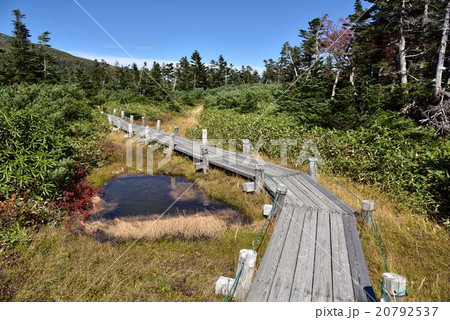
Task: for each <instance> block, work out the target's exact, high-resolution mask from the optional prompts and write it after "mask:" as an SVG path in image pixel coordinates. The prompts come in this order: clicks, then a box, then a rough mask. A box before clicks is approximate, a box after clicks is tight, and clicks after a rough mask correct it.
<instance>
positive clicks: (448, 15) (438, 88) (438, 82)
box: [434, 0, 450, 98]
mask: <svg viewBox="0 0 450 320" xmlns="http://www.w3.org/2000/svg"><path fill="white" fill-rule="evenodd" d="M449 20H450V0H449V1H447V9H446V10H445V18H444V26H443V28H442V38H441V45H440V47H439V55H438V62H437V68H436V77H435V87H434V95H435V96H436V97H437V98H438V97H439V96H440V95H442V73H443V71H444V70H445V67H444V61H445V52H446V49H447V41H448V33H449V22H450V21H449ZM443 96H445V95H443Z"/></svg>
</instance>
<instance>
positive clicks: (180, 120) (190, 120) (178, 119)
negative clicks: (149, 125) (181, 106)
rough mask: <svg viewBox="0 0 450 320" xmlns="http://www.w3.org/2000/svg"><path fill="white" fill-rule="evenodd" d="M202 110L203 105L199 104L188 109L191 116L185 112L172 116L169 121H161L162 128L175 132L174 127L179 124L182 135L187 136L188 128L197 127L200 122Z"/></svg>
mask: <svg viewBox="0 0 450 320" xmlns="http://www.w3.org/2000/svg"><path fill="white" fill-rule="evenodd" d="M202 110H203V105H198V106H196V107H194V108H192V109H189V110H186V111H187V112H188V113H189V115H190V116H189V115H187V114H186V113H185V112H182V113H181V114H180V115H178V116H174V117H171V119H170V120H169V121H166V122H164V121H161V129H162V130H164V131H166V132H170V133H173V132H174V131H173V130H174V129H173V127H174V126H178V128H179V132H180V135H181V136H185V135H186V131H187V130H188V129H190V128H192V127H195V126H196V125H197V124H198V118H199V116H200V113H201V112H202Z"/></svg>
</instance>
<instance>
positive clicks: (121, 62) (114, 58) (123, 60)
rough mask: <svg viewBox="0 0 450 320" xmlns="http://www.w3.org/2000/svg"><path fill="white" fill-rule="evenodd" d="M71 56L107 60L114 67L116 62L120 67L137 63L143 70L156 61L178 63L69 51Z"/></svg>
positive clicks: (167, 61)
mask: <svg viewBox="0 0 450 320" xmlns="http://www.w3.org/2000/svg"><path fill="white" fill-rule="evenodd" d="M68 52H69V53H70V54H72V55H74V56H77V57H82V58H86V59H90V60H95V59H97V60H98V61H101V60H105V61H106V62H107V63H109V64H111V65H114V64H115V63H116V62H119V65H122V66H128V65H132V64H133V63H136V65H137V66H138V67H139V68H141V67H142V66H143V65H144V62H147V66H149V67H150V66H151V65H152V64H153V62H154V61H156V62H158V63H160V64H163V63H166V64H167V63H173V64H176V63H177V62H178V61H174V60H161V59H153V58H130V57H126V56H109V55H101V54H96V53H88V52H82V51H68Z"/></svg>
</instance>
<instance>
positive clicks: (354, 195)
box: [332, 177, 362, 202]
mask: <svg viewBox="0 0 450 320" xmlns="http://www.w3.org/2000/svg"><path fill="white" fill-rule="evenodd" d="M332 179H333V180H334V182H336V184H337V185H339V186H340V187H341V188H342V189H344V190H345V191H347V192H348V193H350V194H351V195H352V196H353V197H354V198H355V199H356V200H358V201H359V202H362V200H361V199H360V198H359V197H358V196H357V195H356V194H354V193H353V192H351V191H350V190H348V188H347V187H346V186H344V185H343V184H342V183H340V182H339V181H337V180H336V179H335V178H333V177H332Z"/></svg>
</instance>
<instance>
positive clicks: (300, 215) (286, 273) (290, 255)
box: [268, 206, 306, 302]
mask: <svg viewBox="0 0 450 320" xmlns="http://www.w3.org/2000/svg"><path fill="white" fill-rule="evenodd" d="M305 211H306V207H305V206H301V207H294V211H293V213H292V221H291V224H290V226H289V231H288V234H287V235H286V242H285V244H284V248H283V252H282V254H281V258H280V263H279V264H278V269H277V272H276V275H275V279H274V281H273V284H272V289H271V291H270V295H269V299H268V301H283V302H288V301H289V300H290V297H291V290H292V281H293V279H294V273H295V268H296V267H297V257H298V251H299V249H300V240H301V237H302V230H303V222H304V220H305Z"/></svg>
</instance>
